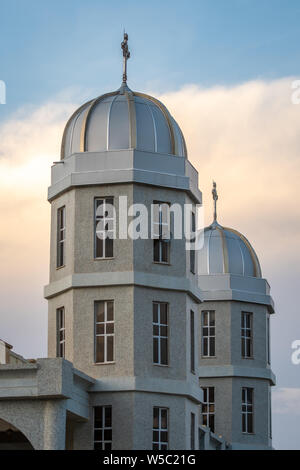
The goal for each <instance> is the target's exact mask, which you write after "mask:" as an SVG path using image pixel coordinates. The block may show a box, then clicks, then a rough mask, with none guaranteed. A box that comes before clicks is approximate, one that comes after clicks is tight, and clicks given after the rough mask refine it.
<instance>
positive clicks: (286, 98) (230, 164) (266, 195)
mask: <svg viewBox="0 0 300 470" xmlns="http://www.w3.org/2000/svg"><path fill="white" fill-rule="evenodd" d="M292 81H293V79H292V78H284V79H281V80H276V81H270V82H269V81H261V80H259V81H251V82H247V83H244V84H241V85H237V86H232V87H221V86H216V87H212V88H208V89H207V88H201V87H199V86H195V85H190V86H186V87H185V88H183V89H181V90H179V91H176V92H172V93H166V94H164V95H162V96H160V99H161V100H162V101H163V102H164V103H165V104H166V105H167V107H168V108H169V109H170V111H171V113H172V115H173V116H174V117H175V118H176V120H177V122H178V123H179V124H180V126H181V128H182V130H183V132H184V135H185V139H186V142H187V147H188V152H189V159H190V161H191V162H192V164H193V165H194V166H195V167H196V168H197V170H198V172H199V183H200V188H201V190H202V191H203V195H204V204H205V212H206V222H207V223H210V222H211V220H212V202H211V186H212V180H213V179H214V180H216V181H217V184H218V191H219V201H218V214H219V222H220V223H221V224H224V225H225V226H231V227H233V228H236V229H237V230H240V231H241V232H243V233H244V235H246V236H247V237H248V238H249V239H250V241H251V242H252V243H253V245H254V247H255V249H256V250H257V252H258V255H259V256H260V258H261V259H262V261H263V264H266V265H267V266H269V267H270V269H271V268H272V267H274V265H275V264H276V263H278V257H279V258H280V259H281V260H282V261H284V262H286V263H290V262H291V261H294V262H295V256H296V257H298V259H299V260H300V250H299V249H298V247H299V233H300V205H299V204H298V194H297V193H298V180H299V176H300V119H299V118H300V105H298V106H297V105H293V104H292V102H291V95H292V90H291V84H292ZM263 267H264V266H263Z"/></svg>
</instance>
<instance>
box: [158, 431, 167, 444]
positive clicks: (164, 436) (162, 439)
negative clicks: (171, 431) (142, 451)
mask: <svg viewBox="0 0 300 470" xmlns="http://www.w3.org/2000/svg"><path fill="white" fill-rule="evenodd" d="M160 439H161V441H162V442H168V432H167V431H161V433H160Z"/></svg>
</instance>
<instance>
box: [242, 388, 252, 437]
mask: <svg viewBox="0 0 300 470" xmlns="http://www.w3.org/2000/svg"><path fill="white" fill-rule="evenodd" d="M253 395H254V391H253V388H248V387H243V388H242V431H243V433H247V434H252V433H253Z"/></svg>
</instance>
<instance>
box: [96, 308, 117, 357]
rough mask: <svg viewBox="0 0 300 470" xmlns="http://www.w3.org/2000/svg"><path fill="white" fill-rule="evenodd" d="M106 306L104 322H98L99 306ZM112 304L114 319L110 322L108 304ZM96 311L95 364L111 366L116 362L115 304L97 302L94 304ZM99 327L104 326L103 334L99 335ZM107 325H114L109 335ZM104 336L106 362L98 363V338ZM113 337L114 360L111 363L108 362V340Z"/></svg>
mask: <svg viewBox="0 0 300 470" xmlns="http://www.w3.org/2000/svg"><path fill="white" fill-rule="evenodd" d="M101 302H102V303H103V304H104V320H103V322H102V321H97V311H96V309H97V304H99V303H101ZM109 302H111V303H112V305H113V319H112V320H108V319H107V304H108V303H109ZM94 310H95V313H94V315H95V352H94V354H95V364H111V363H113V362H115V304H114V301H113V300H96V301H95V303H94ZM97 325H103V331H104V332H103V333H97ZM107 325H113V333H107V332H106V331H107ZM100 336H102V337H103V338H104V360H103V362H97V337H100ZM108 337H112V338H113V358H112V360H111V361H108V360H107V355H108V346H107V344H108V341H107V338H108Z"/></svg>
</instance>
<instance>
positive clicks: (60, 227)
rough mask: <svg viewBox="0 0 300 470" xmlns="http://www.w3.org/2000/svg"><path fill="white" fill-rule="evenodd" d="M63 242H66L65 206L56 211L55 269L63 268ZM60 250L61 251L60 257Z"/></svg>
mask: <svg viewBox="0 0 300 470" xmlns="http://www.w3.org/2000/svg"><path fill="white" fill-rule="evenodd" d="M61 214H62V216H61ZM61 222H62V223H61ZM65 241H66V206H62V207H59V208H58V209H57V236H56V267H57V268H62V267H63V266H65V256H66V254H65ZM61 247H62V248H61ZM61 250H62V256H61Z"/></svg>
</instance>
